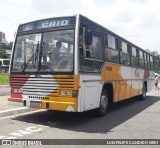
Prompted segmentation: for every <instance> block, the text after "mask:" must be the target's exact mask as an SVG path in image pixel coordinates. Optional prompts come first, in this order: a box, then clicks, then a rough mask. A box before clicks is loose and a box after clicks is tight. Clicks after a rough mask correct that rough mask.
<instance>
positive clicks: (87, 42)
mask: <svg viewBox="0 0 160 148" xmlns="http://www.w3.org/2000/svg"><path fill="white" fill-rule="evenodd" d="M91 44H92V31H91V30H86V31H85V45H86V46H87V45H88V46H89V45H91Z"/></svg>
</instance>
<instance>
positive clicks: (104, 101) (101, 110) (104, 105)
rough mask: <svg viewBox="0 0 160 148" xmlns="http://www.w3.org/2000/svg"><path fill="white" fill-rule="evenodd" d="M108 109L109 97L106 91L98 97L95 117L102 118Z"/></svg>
mask: <svg viewBox="0 0 160 148" xmlns="http://www.w3.org/2000/svg"><path fill="white" fill-rule="evenodd" d="M108 107H109V97H108V93H107V91H105V90H103V91H102V93H101V97H100V103H99V107H98V108H97V109H96V115H97V116H99V117H101V116H104V115H105V114H106V112H107V110H108Z"/></svg>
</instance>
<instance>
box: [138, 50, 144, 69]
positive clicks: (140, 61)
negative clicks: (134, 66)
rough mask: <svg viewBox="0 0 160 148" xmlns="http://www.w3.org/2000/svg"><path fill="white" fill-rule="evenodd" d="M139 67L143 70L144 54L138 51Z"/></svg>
mask: <svg viewBox="0 0 160 148" xmlns="http://www.w3.org/2000/svg"><path fill="white" fill-rule="evenodd" d="M139 67H140V68H144V53H143V51H141V50H139Z"/></svg>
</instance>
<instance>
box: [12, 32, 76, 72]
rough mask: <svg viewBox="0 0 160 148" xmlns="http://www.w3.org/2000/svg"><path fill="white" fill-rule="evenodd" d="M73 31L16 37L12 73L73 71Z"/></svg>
mask: <svg viewBox="0 0 160 148" xmlns="http://www.w3.org/2000/svg"><path fill="white" fill-rule="evenodd" d="M73 45H74V30H59V31H50V32H45V33H36V34H27V35H21V36H18V37H17V40H16V44H15V48H14V53H13V64H12V68H11V70H12V72H71V71H73V51H74V49H73V48H74V46H73Z"/></svg>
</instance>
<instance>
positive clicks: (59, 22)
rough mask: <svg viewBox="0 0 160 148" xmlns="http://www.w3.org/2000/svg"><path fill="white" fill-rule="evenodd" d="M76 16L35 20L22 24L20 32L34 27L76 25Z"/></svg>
mask: <svg viewBox="0 0 160 148" xmlns="http://www.w3.org/2000/svg"><path fill="white" fill-rule="evenodd" d="M74 24H75V18H74V17H70V18H52V19H46V20H40V21H35V22H31V23H27V24H23V25H20V26H19V28H18V32H22V31H29V30H34V29H43V28H51V27H60V26H67V25H74Z"/></svg>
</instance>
